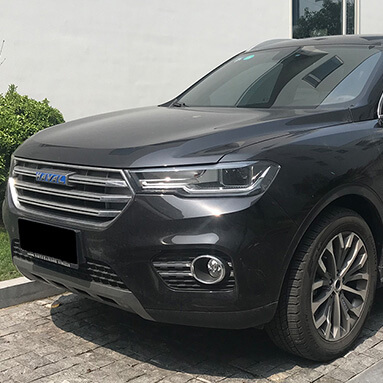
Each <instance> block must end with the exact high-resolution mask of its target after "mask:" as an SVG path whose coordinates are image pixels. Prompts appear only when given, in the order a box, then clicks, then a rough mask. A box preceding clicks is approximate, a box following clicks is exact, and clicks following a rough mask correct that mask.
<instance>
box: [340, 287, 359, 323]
mask: <svg viewBox="0 0 383 383" xmlns="http://www.w3.org/2000/svg"><path fill="white" fill-rule="evenodd" d="M340 295H341V299H342V301H343V302H344V303H345V305H346V306H347V310H348V312H350V313H353V314H354V315H355V316H356V317H357V318H359V317H360V313H361V311H362V307H363V305H359V306H357V307H354V306H353V305H352V303H351V302H350V301H349V300H348V299H347V298H346V296H345V295H344V293H343V292H341V294H340Z"/></svg>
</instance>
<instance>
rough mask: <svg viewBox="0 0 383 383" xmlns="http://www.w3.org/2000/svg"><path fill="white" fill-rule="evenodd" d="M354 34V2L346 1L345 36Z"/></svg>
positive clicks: (353, 0)
mask: <svg viewBox="0 0 383 383" xmlns="http://www.w3.org/2000/svg"><path fill="white" fill-rule="evenodd" d="M354 33H355V0H347V34H348V35H353V34H354Z"/></svg>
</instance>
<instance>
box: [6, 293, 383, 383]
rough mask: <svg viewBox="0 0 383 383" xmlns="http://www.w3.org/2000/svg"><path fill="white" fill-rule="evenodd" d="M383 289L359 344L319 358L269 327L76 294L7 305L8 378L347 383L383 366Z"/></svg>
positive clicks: (13, 381)
mask: <svg viewBox="0 0 383 383" xmlns="http://www.w3.org/2000/svg"><path fill="white" fill-rule="evenodd" d="M379 294H380V293H379V291H378V293H377V303H376V305H375V306H374V310H373V312H372V314H371V317H370V319H369V322H368V324H367V327H366V328H365V329H364V330H363V333H362V336H361V338H360V340H359V341H358V344H357V345H356V346H355V348H354V349H353V350H352V351H350V352H348V353H347V354H346V355H345V356H344V357H342V358H339V359H337V360H334V361H332V362H330V363H313V362H310V361H305V360H303V359H301V358H296V357H294V356H292V355H289V354H287V353H283V352H282V351H280V350H278V349H277V348H275V346H274V345H273V344H272V343H271V341H270V340H269V339H268V338H267V336H266V335H265V334H264V333H263V332H261V331H254V330H241V331H229V330H214V329H200V328H190V327H183V326H171V325H163V324H158V323H153V322H148V321H144V320H142V319H140V318H139V317H137V316H134V315H131V314H129V313H126V312H124V311H121V310H118V309H115V308H112V307H107V306H104V305H102V304H99V303H97V302H92V301H90V300H87V299H84V298H81V297H77V296H76V295H73V294H70V293H68V294H65V295H62V296H58V297H53V298H49V299H45V300H40V301H36V302H30V303H27V304H24V305H20V306H17V307H10V308H6V309H1V310H0V383H3V382H4V383H26V382H28V383H30V382H31V383H77V382H83V383H90V382H92V383H98V382H100V383H101V382H102V383H106V382H113V383H119V382H128V381H129V382H132V383H141V382H144V383H157V382H159V383H208V382H209V383H210V382H211V383H215V382H223V383H250V382H251V383H272V382H277V383H279V382H280V383H313V382H315V383H343V382H347V381H349V380H350V379H353V377H358V376H360V377H363V376H364V375H363V374H364V373H365V372H366V371H369V369H370V368H371V369H373V366H374V365H375V364H376V363H379V362H381V361H382V363H383V294H382V295H381V297H379ZM53 303H59V306H58V307H55V306H54V305H52V304H53ZM354 379H355V378H354Z"/></svg>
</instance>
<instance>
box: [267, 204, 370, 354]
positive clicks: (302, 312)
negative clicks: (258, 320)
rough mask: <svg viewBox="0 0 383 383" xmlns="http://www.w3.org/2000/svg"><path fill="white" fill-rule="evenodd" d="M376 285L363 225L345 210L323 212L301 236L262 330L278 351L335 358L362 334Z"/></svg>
mask: <svg viewBox="0 0 383 383" xmlns="http://www.w3.org/2000/svg"><path fill="white" fill-rule="evenodd" d="M342 245H343V248H342ZM376 281H377V254H376V247H375V241H374V238H373V235H372V233H371V230H370V228H369V226H368V225H367V223H366V222H365V221H364V220H363V219H362V217H361V216H360V215H358V214H357V213H355V212H354V211H352V210H349V209H344V208H333V209H330V210H327V211H325V212H323V213H322V214H321V215H320V216H319V217H318V218H317V219H316V220H315V221H314V223H313V224H312V225H311V227H310V228H309V229H308V231H307V232H306V234H305V235H304V237H303V239H302V241H301V243H300V245H299V247H298V249H297V251H296V253H295V255H294V257H293V260H292V263H291V266H290V268H289V271H288V274H287V275H286V279H285V282H284V286H283V288H282V292H281V296H280V299H279V305H278V309H277V312H276V315H275V317H274V318H273V320H272V321H271V323H269V324H268V325H267V326H266V330H267V332H268V334H269V336H270V337H271V339H272V340H273V342H274V343H275V344H276V345H277V346H279V347H280V348H282V349H284V350H286V351H288V352H291V353H293V354H296V355H299V356H301V357H304V358H307V359H311V360H315V361H328V360H331V359H334V358H336V357H339V356H341V355H342V354H344V353H345V352H346V351H347V350H348V349H349V348H350V347H351V346H352V345H353V343H354V341H355V340H356V339H357V338H358V336H359V334H360V332H361V330H362V327H363V325H364V323H365V321H366V318H367V316H368V314H369V311H370V309H371V306H372V302H373V298H374V294H375V289H376Z"/></svg>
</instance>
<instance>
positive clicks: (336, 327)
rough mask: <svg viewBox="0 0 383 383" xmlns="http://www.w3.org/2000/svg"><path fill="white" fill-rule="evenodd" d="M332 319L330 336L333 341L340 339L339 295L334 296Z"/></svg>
mask: <svg viewBox="0 0 383 383" xmlns="http://www.w3.org/2000/svg"><path fill="white" fill-rule="evenodd" d="M333 306H334V308H333V319H332V325H333V326H332V336H333V338H334V339H335V340H337V339H339V338H340V324H341V323H340V322H341V308H340V300H339V295H338V294H335V295H334V303H333Z"/></svg>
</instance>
